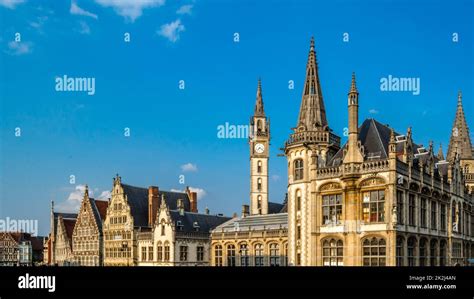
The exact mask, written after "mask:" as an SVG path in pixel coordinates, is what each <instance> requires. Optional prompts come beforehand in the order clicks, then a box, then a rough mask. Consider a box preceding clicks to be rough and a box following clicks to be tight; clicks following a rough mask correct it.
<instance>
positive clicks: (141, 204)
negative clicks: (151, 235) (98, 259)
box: [103, 175, 197, 266]
mask: <svg viewBox="0 0 474 299" xmlns="http://www.w3.org/2000/svg"><path fill="white" fill-rule="evenodd" d="M163 195H164V199H165V201H166V205H167V206H168V207H169V208H170V209H171V210H176V209H177V208H178V207H177V203H178V200H180V202H181V203H182V205H183V207H184V210H185V211H187V212H197V194H196V192H191V191H190V189H189V188H186V191H185V192H170V191H162V190H159V188H158V187H155V186H150V187H149V188H148V189H147V188H141V187H135V186H130V185H126V184H123V183H122V181H121V178H120V177H119V176H118V175H117V176H116V177H115V178H114V181H113V188H112V198H111V199H110V202H109V206H108V208H107V215H106V218H105V221H104V223H103V233H104V265H106V266H134V265H137V264H138V262H139V260H140V254H141V253H140V252H139V248H138V246H137V244H138V238H137V237H138V235H139V233H140V232H146V231H151V228H152V227H153V226H154V222H155V218H156V215H157V212H158V209H159V207H160V204H161V199H162V196H163Z"/></svg>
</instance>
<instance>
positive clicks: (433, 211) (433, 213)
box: [431, 201, 438, 229]
mask: <svg viewBox="0 0 474 299" xmlns="http://www.w3.org/2000/svg"><path fill="white" fill-rule="evenodd" d="M437 208H438V206H437V204H436V201H432V202H431V229H438V228H437V225H438V223H437V221H436V220H437V217H438V213H436V212H437V210H436V209H437Z"/></svg>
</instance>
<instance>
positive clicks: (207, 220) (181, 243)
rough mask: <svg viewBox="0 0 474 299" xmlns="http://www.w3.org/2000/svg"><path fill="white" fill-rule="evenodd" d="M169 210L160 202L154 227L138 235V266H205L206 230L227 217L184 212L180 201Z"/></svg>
mask: <svg viewBox="0 0 474 299" xmlns="http://www.w3.org/2000/svg"><path fill="white" fill-rule="evenodd" d="M177 206H178V209H177V210H170V209H169V207H168V205H167V204H166V200H165V199H164V198H163V199H162V200H161V205H160V209H159V210H158V214H157V216H156V219H157V220H156V221H155V225H154V226H153V229H152V230H150V231H143V232H140V233H138V248H139V252H140V259H139V263H138V265H139V266H208V265H209V260H210V243H211V241H210V231H211V230H212V229H214V228H215V227H216V226H218V225H220V224H222V223H223V222H225V221H227V220H229V218H227V217H223V216H216V215H209V214H198V213H193V212H186V211H185V210H184V205H183V204H182V202H179V203H178V205H177Z"/></svg>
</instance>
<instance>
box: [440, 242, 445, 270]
mask: <svg viewBox="0 0 474 299" xmlns="http://www.w3.org/2000/svg"><path fill="white" fill-rule="evenodd" d="M439 265H440V266H446V241H445V240H441V241H440V242H439Z"/></svg>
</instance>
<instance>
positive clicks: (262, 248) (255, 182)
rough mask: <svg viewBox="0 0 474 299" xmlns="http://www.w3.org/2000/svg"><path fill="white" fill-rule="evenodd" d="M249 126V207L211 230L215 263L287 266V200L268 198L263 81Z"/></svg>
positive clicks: (221, 264) (266, 132) (258, 87)
mask: <svg viewBox="0 0 474 299" xmlns="http://www.w3.org/2000/svg"><path fill="white" fill-rule="evenodd" d="M250 128H251V129H250V132H251V134H250V138H249V144H250V207H249V206H248V205H244V206H243V208H242V216H241V217H234V218H233V219H231V220H229V221H227V222H225V223H223V224H221V225H219V226H217V227H216V228H215V229H214V230H213V231H212V235H211V236H212V243H211V248H212V252H211V261H210V264H211V265H212V266H242V267H245V266H286V265H287V259H286V256H287V238H288V214H287V213H286V200H285V202H284V203H283V204H279V203H274V202H269V200H268V199H269V196H268V187H269V186H268V185H269V184H268V162H269V152H270V149H269V146H270V121H269V119H268V118H267V117H266V115H265V111H264V106H263V96H262V84H261V81H260V80H258V86H257V96H256V103H255V109H254V115H253V116H252V117H251V118H250Z"/></svg>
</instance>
